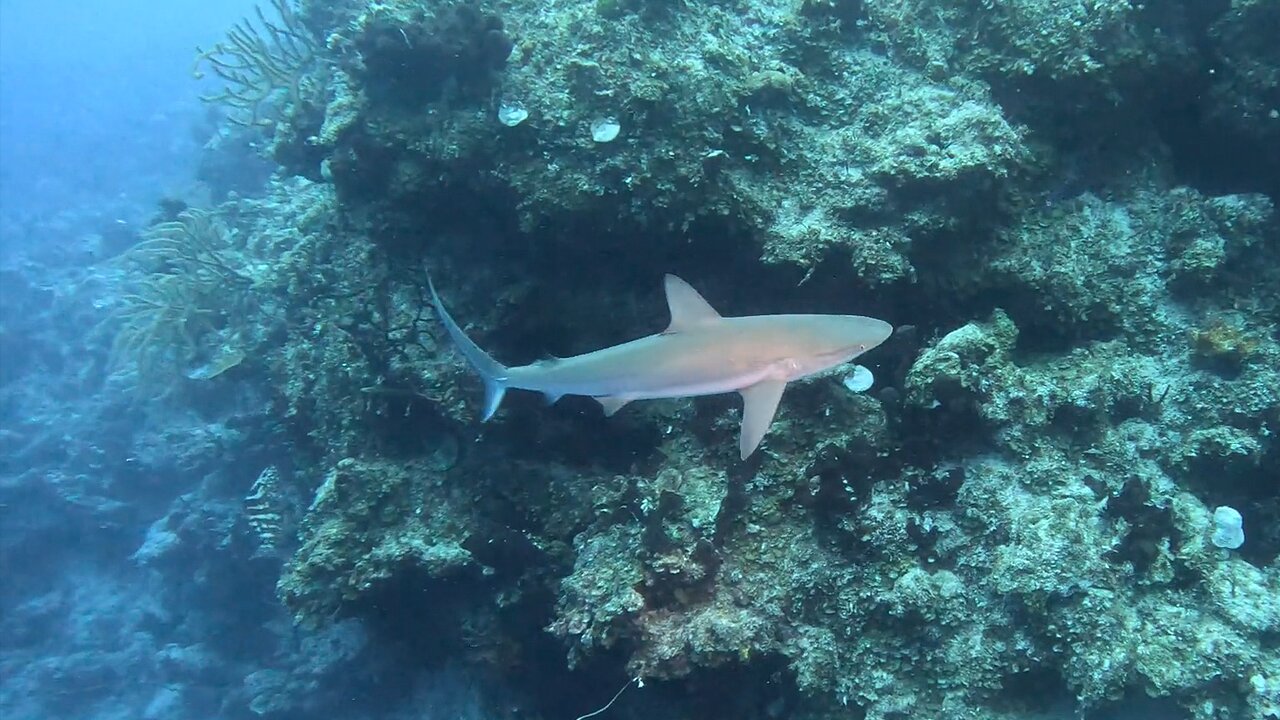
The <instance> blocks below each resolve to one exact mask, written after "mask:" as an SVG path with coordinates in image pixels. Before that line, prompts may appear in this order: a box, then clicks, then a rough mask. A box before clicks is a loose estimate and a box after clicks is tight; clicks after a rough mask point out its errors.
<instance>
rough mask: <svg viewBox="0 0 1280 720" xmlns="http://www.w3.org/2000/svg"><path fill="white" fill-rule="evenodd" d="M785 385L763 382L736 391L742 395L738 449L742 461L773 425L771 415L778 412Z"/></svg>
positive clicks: (781, 382)
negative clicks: (740, 430)
mask: <svg viewBox="0 0 1280 720" xmlns="http://www.w3.org/2000/svg"><path fill="white" fill-rule="evenodd" d="M786 387H787V383H786V382H785V381H783V380H764V381H761V382H758V383H756V384H755V385H752V386H750V387H744V388H742V389H741V390H739V391H738V393H739V394H741V395H742V437H741V439H740V440H739V443H738V449H739V450H740V451H741V452H742V459H743V460H746V459H747V456H748V455H750V454H751V453H752V452H754V451H755V449H756V446H757V445H759V444H760V441H761V440H763V439H764V434H765V433H767V432H769V426H770V425H771V424H773V414H774V413H775V412H777V411H778V401H779V400H781V399H782V391H783V390H784V389H786Z"/></svg>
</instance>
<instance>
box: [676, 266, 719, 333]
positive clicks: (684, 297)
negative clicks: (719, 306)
mask: <svg viewBox="0 0 1280 720" xmlns="http://www.w3.org/2000/svg"><path fill="white" fill-rule="evenodd" d="M666 289H667V307H668V308H670V310H671V324H670V325H668V326H667V329H666V333H667V334H670V333H678V332H684V331H685V330H688V329H690V328H695V327H697V326H699V325H705V324H707V323H710V322H715V321H716V320H719V319H720V313H718V312H716V309H715V308H713V307H711V303H709V302H707V301H706V300H704V299H703V297H702V296H701V295H699V294H698V291H697V290H694V289H693V287H692V286H691V285H689V283H687V282H685V281H683V280H681V279H680V278H678V277H676V276H675V275H670V274H668V275H667V277H666Z"/></svg>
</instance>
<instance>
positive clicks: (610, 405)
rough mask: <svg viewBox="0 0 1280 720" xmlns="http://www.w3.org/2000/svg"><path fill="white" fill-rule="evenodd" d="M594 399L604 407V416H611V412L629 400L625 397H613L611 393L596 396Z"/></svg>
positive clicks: (619, 408) (614, 411) (617, 409)
mask: <svg viewBox="0 0 1280 720" xmlns="http://www.w3.org/2000/svg"><path fill="white" fill-rule="evenodd" d="M596 401H597V402H599V403H600V407H602V408H604V416H605V417H613V414H614V413H616V412H618V411H619V410H621V409H622V406H623V405H626V404H627V403H629V402H631V401H630V400H627V399H625V398H620V397H613V396H612V395H605V396H604V397H598V398H596Z"/></svg>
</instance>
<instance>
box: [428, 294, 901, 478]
mask: <svg viewBox="0 0 1280 720" xmlns="http://www.w3.org/2000/svg"><path fill="white" fill-rule="evenodd" d="M428 283H429V284H430V287H431V301H432V303H434V304H435V308H436V312H437V313H439V315H440V320H441V322H443V323H444V326H445V329H446V330H448V332H449V337H451V338H452V339H453V342H454V345H456V346H457V348H458V350H459V352H461V353H462V356H463V357H465V358H466V359H467V362H468V363H470V364H471V367H472V368H474V369H475V371H476V372H477V373H478V374H479V375H480V377H481V378H482V379H483V380H484V387H485V402H484V419H485V420H488V419H489V418H491V417H493V414H494V413H495V412H497V410H498V405H499V404H500V403H501V402H502V396H503V395H504V394H505V393H506V391H507V389H508V388H517V389H520V390H532V391H534V392H540V393H542V394H543V395H545V396H546V397H547V400H548V401H549V402H555V401H556V400H558V399H560V397H561V396H563V395H586V396H589V397H593V398H595V399H596V400H598V401H599V402H600V405H601V406H602V407H603V408H604V413H605V415H613V414H614V413H615V412H617V411H618V409H619V408H621V407H622V406H623V405H626V404H627V403H629V402H631V401H632V400H652V399H657V398H676V397H693V396H696V395H717V394H720V393H728V392H736V393H738V394H740V395H742V435H741V438H740V440H739V444H738V448H739V451H740V453H741V457H742V458H743V459H744V460H745V459H746V458H747V456H749V455H750V454H751V453H752V452H754V451H755V449H756V446H758V445H759V444H760V441H761V439H763V438H764V436H765V433H766V432H767V431H768V430H769V425H770V424H772V423H773V416H774V413H775V412H776V411H777V409H778V401H779V400H781V399H782V391H783V389H784V388H786V386H787V383H789V382H791V381H792V380H797V379H799V378H802V377H805V376H808V375H813V374H815V373H820V372H822V371H824V370H827V369H830V368H833V367H836V366H837V365H841V364H844V363H847V362H849V361H850V360H852V359H854V358H856V357H858V356H859V355H861V354H862V353H864V352H866V351H868V350H870V349H872V348H874V347H876V346H877V345H879V344H880V343H882V342H884V341H885V340H886V339H887V338H888V337H889V335H890V334H891V333H892V332H893V326H891V325H890V324H889V323H887V322H884V321H883V320H876V319H875V318H869V317H863V316H861V315H752V316H748V317H722V316H721V315H720V313H718V312H716V311H715V309H714V308H712V307H711V305H710V304H709V303H707V301H706V300H704V299H703V298H702V296H701V295H699V294H698V291H697V290H694V289H693V288H692V287H690V285H689V284H688V283H686V282H685V281H683V280H681V279H680V278H678V277H676V276H675V275H667V276H666V291H667V306H668V308H669V309H670V310H671V324H670V325H668V326H667V329H666V330H664V331H662V332H660V333H657V334H655V335H649V336H647V337H642V338H640V339H638V340H632V341H630V342H625V343H622V344H621V345H614V346H613V347H607V348H604V349H602V350H596V351H595V352H589V353H586V354H583V355H575V356H573V357H567V358H556V359H553V360H543V361H540V362H535V363H532V364H530V365H521V366H519V367H507V366H505V365H502V364H501V363H499V362H498V361H496V360H494V359H493V358H492V357H490V356H489V354H488V353H486V352H485V351H484V350H481V349H480V347H479V346H478V345H476V344H475V343H474V342H472V341H471V338H469V337H467V335H466V333H464V332H463V331H462V328H460V327H458V323H456V322H454V320H453V317H452V316H450V315H449V312H448V311H447V310H445V307H444V303H442V302H441V301H440V295H439V294H438V293H436V288H435V285H434V283H431V282H430V280H428Z"/></svg>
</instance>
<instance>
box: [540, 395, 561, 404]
mask: <svg viewBox="0 0 1280 720" xmlns="http://www.w3.org/2000/svg"><path fill="white" fill-rule="evenodd" d="M562 397H564V393H558V392H544V393H542V399H543V401H545V402H546V403H547V404H548V405H555V404H556V403H558V402H560V398H562Z"/></svg>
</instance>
